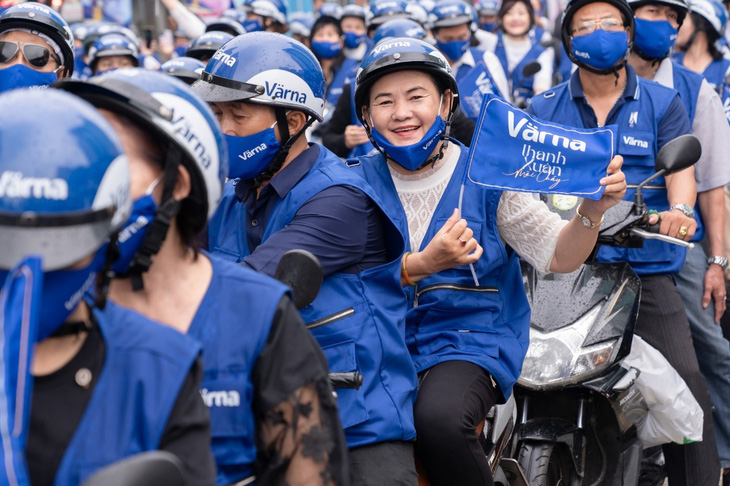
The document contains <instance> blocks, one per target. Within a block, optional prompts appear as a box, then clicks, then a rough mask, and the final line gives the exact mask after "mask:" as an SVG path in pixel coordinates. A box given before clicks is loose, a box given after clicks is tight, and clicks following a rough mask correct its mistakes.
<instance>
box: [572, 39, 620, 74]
mask: <svg viewBox="0 0 730 486" xmlns="http://www.w3.org/2000/svg"><path fill="white" fill-rule="evenodd" d="M628 47H629V43H628V39H627V37H626V32H624V31H623V30H621V31H618V32H607V31H605V30H603V29H596V31H595V32H593V33H591V34H588V35H581V36H578V37H573V55H574V56H575V57H577V58H578V59H580V60H582V61H583V62H584V63H586V64H588V65H589V66H591V67H593V68H596V69H601V70H602V69H609V68H611V67H613V66H614V65H616V63H618V62H619V61H620V60H621V59H623V57H624V55H625V54H626V49H628Z"/></svg>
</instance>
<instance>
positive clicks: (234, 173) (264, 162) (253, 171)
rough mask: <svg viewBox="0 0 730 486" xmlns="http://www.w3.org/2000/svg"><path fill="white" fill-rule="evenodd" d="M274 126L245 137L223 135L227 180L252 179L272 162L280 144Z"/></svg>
mask: <svg viewBox="0 0 730 486" xmlns="http://www.w3.org/2000/svg"><path fill="white" fill-rule="evenodd" d="M274 125H276V123H274ZM274 125H271V128H267V129H266V130H263V131H261V132H258V133H254V134H253V135H248V136H246V137H236V136H234V135H227V134H226V135H225V137H226V143H227V144H228V160H229V163H228V178H229V179H243V180H246V179H253V178H254V177H256V176H257V175H259V174H261V173H262V172H263V171H264V169H266V167H267V166H268V165H269V164H270V163H271V161H272V160H274V157H276V154H277V153H279V149H280V148H281V143H280V142H279V141H278V140H277V139H276V132H275V131H274Z"/></svg>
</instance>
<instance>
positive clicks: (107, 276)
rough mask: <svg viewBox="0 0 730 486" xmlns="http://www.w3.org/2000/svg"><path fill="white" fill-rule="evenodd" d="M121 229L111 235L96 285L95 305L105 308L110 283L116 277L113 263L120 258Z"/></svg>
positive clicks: (101, 308) (98, 307)
mask: <svg viewBox="0 0 730 486" xmlns="http://www.w3.org/2000/svg"><path fill="white" fill-rule="evenodd" d="M118 243H119V231H115V232H114V234H112V235H111V236H110V237H109V246H107V249H106V261H105V262H104V266H103V267H102V268H101V271H100V272H99V279H98V281H97V287H96V297H94V307H96V308H97V309H100V310H104V308H105V307H106V298H107V296H108V295H109V284H110V283H111V281H112V278H114V271H113V270H112V265H114V262H116V261H117V259H119V244H118Z"/></svg>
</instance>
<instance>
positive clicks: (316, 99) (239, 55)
mask: <svg viewBox="0 0 730 486" xmlns="http://www.w3.org/2000/svg"><path fill="white" fill-rule="evenodd" d="M193 89H194V90H195V91H197V92H198V94H200V95H201V96H202V97H203V99H204V100H205V101H208V102H211V103H212V102H219V101H220V102H223V101H236V100H245V101H247V102H251V103H260V104H263V105H269V106H272V107H274V108H276V107H281V108H284V109H293V110H300V111H302V112H304V113H306V114H307V115H309V116H311V117H314V118H316V119H317V120H320V121H321V120H322V113H323V111H324V75H323V74H322V68H321V67H320V65H319V62H317V58H315V57H314V54H312V51H310V50H309V49H307V48H306V47H305V46H304V45H303V44H302V43H300V42H298V41H296V40H294V39H291V38H289V37H287V36H285V35H282V34H275V33H273V32H251V33H248V34H246V35H243V36H240V37H236V38H235V39H233V40H232V41H230V42H228V43H227V44H226V45H225V46H223V47H222V48H221V49H219V50H218V52H216V53H215V55H214V56H213V57H212V58H211V60H210V61H209V62H208V65H207V66H206V68H205V71H203V74H202V75H201V78H200V81H198V82H196V83H195V84H194V85H193Z"/></svg>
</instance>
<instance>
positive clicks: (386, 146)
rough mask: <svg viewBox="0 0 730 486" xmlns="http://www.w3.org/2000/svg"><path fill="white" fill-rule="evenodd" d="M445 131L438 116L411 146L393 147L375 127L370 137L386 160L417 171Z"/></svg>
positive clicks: (444, 123) (442, 121)
mask: <svg viewBox="0 0 730 486" xmlns="http://www.w3.org/2000/svg"><path fill="white" fill-rule="evenodd" d="M439 106H440V105H439ZM370 126H372V120H371V122H370ZM445 129H446V122H444V119H443V118H441V115H438V116H436V120H434V122H433V125H431V128H429V129H428V132H426V134H425V135H424V136H423V138H421V140H420V141H418V142H416V143H414V144H412V145H403V146H397V145H393V144H392V143H390V142H388V140H387V139H386V138H385V137H384V136H383V135H381V134H380V132H378V131H377V130H376V129H375V127H372V129H371V135H372V137H373V140H375V143H376V144H377V145H378V147H380V149H381V150H382V151H383V152H385V153H386V154H387V155H388V158H390V159H392V160H393V161H394V162H395V163H397V164H398V165H400V166H401V167H403V168H404V169H407V170H418V169H419V168H420V167H421V166H422V165H423V164H424V163H425V162H426V160H428V158H429V157H430V156H431V152H433V149H434V148H435V147H436V144H437V142H438V140H440V138H441V134H442V133H444V130H445Z"/></svg>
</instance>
